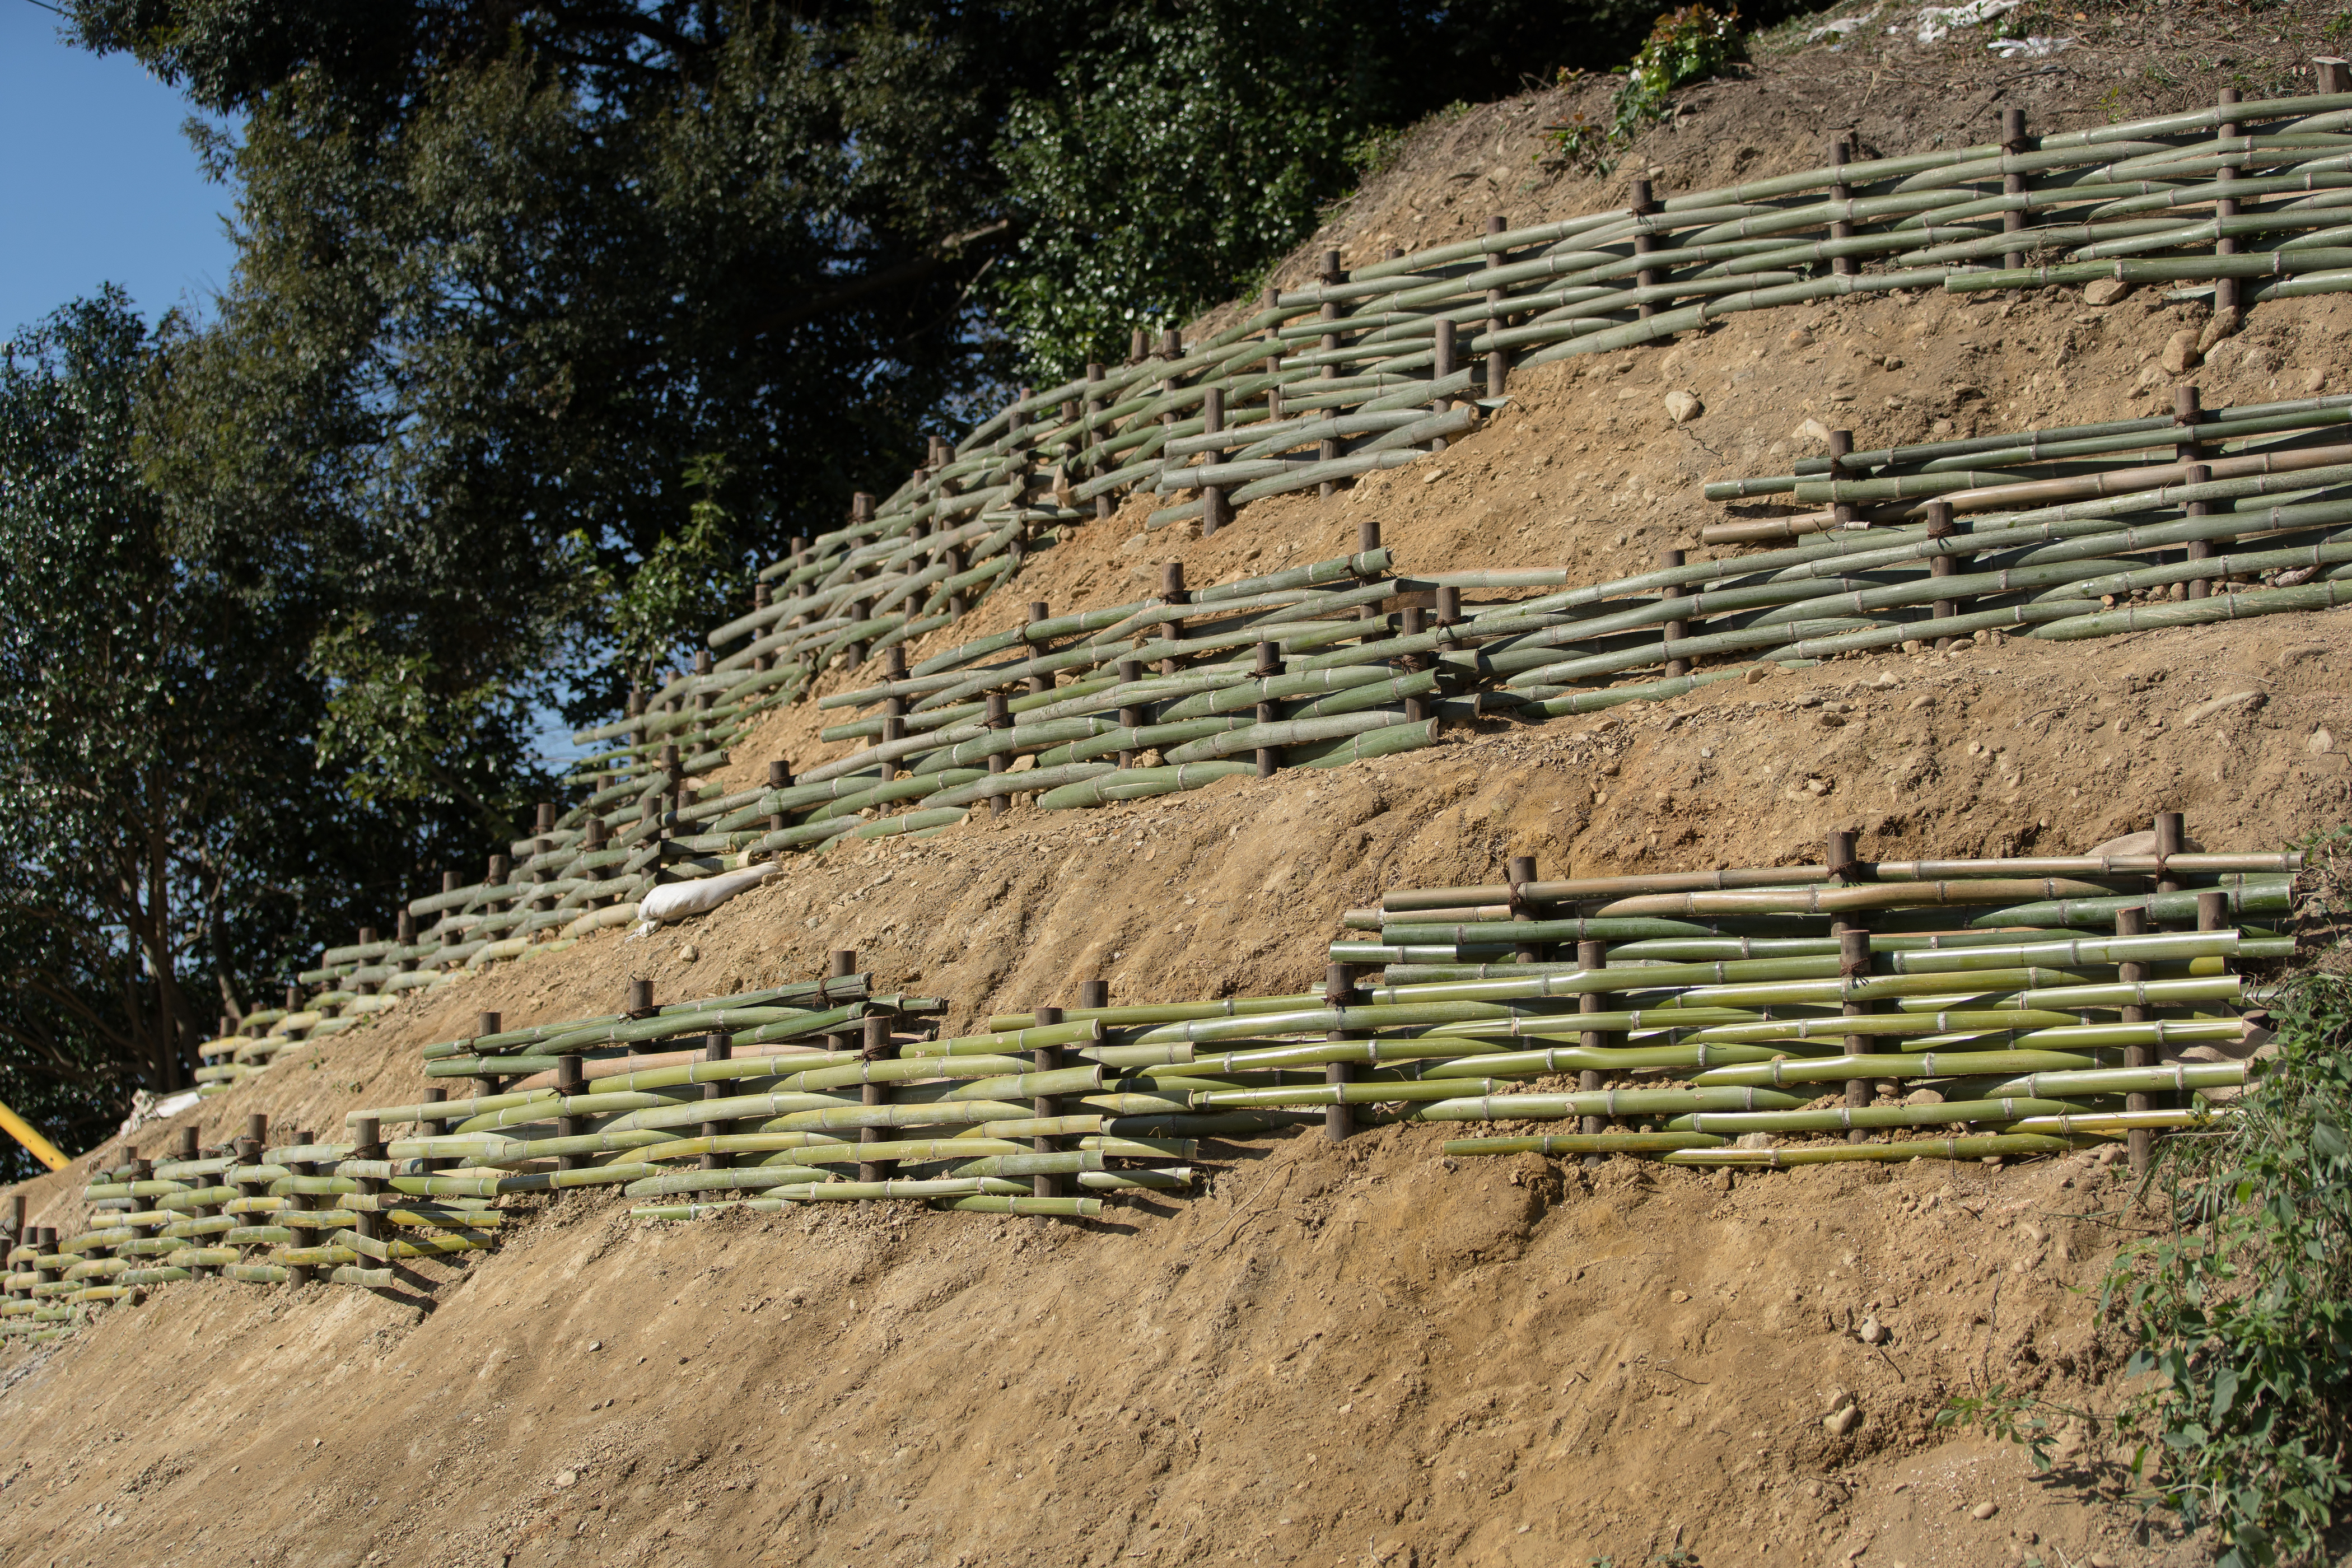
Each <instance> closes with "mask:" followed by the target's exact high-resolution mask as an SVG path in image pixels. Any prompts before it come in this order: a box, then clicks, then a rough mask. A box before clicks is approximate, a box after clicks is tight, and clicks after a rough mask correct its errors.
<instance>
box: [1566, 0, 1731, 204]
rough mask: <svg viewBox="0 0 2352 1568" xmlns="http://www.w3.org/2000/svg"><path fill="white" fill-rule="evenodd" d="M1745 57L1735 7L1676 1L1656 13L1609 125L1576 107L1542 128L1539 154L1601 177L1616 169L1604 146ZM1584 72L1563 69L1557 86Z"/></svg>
mask: <svg viewBox="0 0 2352 1568" xmlns="http://www.w3.org/2000/svg"><path fill="white" fill-rule="evenodd" d="M1746 58H1748V47H1747V37H1746V35H1745V34H1743V33H1741V32H1740V30H1739V8H1738V6H1737V5H1734V6H1733V7H1732V8H1731V9H1729V10H1728V11H1717V10H1716V9H1715V8H1714V7H1713V6H1711V5H1678V6H1676V7H1675V9H1674V10H1671V11H1668V12H1666V13H1664V15H1662V16H1659V18H1658V20H1657V24H1656V25H1655V26H1653V27H1652V28H1651V29H1650V37H1649V38H1648V39H1647V41H1645V42H1644V43H1643V45H1642V47H1641V48H1640V49H1639V50H1638V51H1637V52H1636V53H1635V54H1634V56H1633V63H1632V64H1631V65H1630V66H1628V67H1627V68H1626V71H1625V81H1624V85H1623V86H1622V87H1620V88H1619V89H1617V96H1616V98H1615V99H1614V100H1612V104H1611V106H1610V115H1609V121H1608V123H1607V124H1605V125H1604V124H1603V123H1602V122H1601V121H1600V120H1598V119H1597V118H1594V117H1593V116H1591V115H1588V114H1587V113H1585V112H1584V111H1583V110H1575V111H1573V112H1572V113H1570V115H1569V117H1568V118H1567V119H1566V120H1563V121H1560V122H1559V123H1558V124H1556V125H1547V126H1546V127H1544V131H1545V133H1546V135H1547V136H1548V137H1549V139H1550V142H1551V147H1550V148H1549V151H1547V152H1544V153H1538V154H1537V158H1538V161H1541V160H1543V159H1546V158H1556V159H1559V160H1561V161H1563V162H1566V163H1570V164H1573V165H1575V166H1576V167H1578V168H1582V169H1589V170H1591V172H1593V173H1594V174H1603V175H1605V174H1608V173H1609V172H1610V171H1611V170H1612V168H1614V167H1615V160H1614V159H1612V158H1611V157H1610V156H1609V155H1608V149H1609V148H1610V147H1612V145H1613V146H1622V145H1623V144H1624V143H1626V142H1631V141H1632V140H1633V137H1634V135H1635V134H1636V133H1637V132H1640V131H1641V129H1642V128H1643V126H1645V125H1648V124H1650V123H1652V122H1653V121H1659V120H1663V119H1664V118H1665V117H1666V115H1667V114H1668V112H1670V111H1671V110H1672V109H1673V108H1674V94H1675V89H1678V88H1685V87H1688V86H1689V85H1690V84H1691V83H1693V82H1695V81H1705V80H1706V79H1708V78H1710V77H1716V76H1720V75H1722V74H1723V73H1724V71H1725V70H1726V69H1727V68H1729V67H1730V66H1732V65H1734V64H1736V63H1738V61H1740V60H1744V59H1746ZM1583 75H1584V73H1583V72H1581V71H1580V70H1576V69H1573V68H1563V69H1562V70H1561V71H1560V73H1559V86H1561V87H1573V86H1575V85H1576V84H1577V83H1578V82H1579V81H1580V80H1581V79H1583Z"/></svg>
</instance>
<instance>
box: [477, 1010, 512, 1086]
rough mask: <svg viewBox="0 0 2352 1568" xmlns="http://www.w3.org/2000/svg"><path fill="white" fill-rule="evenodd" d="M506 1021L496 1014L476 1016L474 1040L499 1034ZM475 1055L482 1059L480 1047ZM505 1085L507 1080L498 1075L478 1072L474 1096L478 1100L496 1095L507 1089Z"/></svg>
mask: <svg viewBox="0 0 2352 1568" xmlns="http://www.w3.org/2000/svg"><path fill="white" fill-rule="evenodd" d="M504 1022H505V1020H504V1019H503V1018H501V1017H500V1016H499V1015H498V1014H496V1013H478V1014H476V1015H475V1016H474V1038H475V1039H477V1040H479V1039H481V1038H483V1037H485V1036H488V1035H495V1034H498V1033H499V1030H500V1027H501V1026H502V1025H503V1024H504ZM474 1055H475V1057H476V1058H477V1059H479V1058H481V1051H480V1049H479V1047H477V1048H476V1050H475V1052H474ZM505 1083H506V1080H505V1079H502V1078H500V1077H499V1075H498V1074H496V1073H490V1072H478V1073H476V1074H475V1075H474V1094H475V1096H476V1097H477V1098H480V1097H483V1096H486V1095H492V1094H496V1093H498V1092H499V1089H502V1088H503V1087H505Z"/></svg>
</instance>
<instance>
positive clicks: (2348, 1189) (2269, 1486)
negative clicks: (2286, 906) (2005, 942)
mask: <svg viewBox="0 0 2352 1568" xmlns="http://www.w3.org/2000/svg"><path fill="white" fill-rule="evenodd" d="M2337 837H2338V838H2339V839H2340V835H2339V836H2337ZM2275 1006H2276V1016H2275V1017H2274V1018H2273V1024H2274V1026H2275V1028H2276V1032H2277V1039H2278V1043H2279V1046H2280V1047H2281V1052H2280V1055H2279V1056H2278V1057H2277V1058H2275V1059H2273V1061H2272V1062H2271V1063H2270V1065H2269V1067H2268V1069H2267V1070H2266V1071H2265V1072H2264V1073H2263V1076H2262V1077H2261V1078H2260V1079H2257V1080H2256V1081H2255V1082H2254V1083H2253V1084H2252V1086H2251V1087H2250V1088H2249V1089H2247V1091H2246V1093H2245V1095H2244V1096H2243V1098H2242V1099H2241V1100H2239V1101H2238V1104H2237V1110H2236V1113H2235V1115H2234V1116H2233V1118H2232V1119H2231V1121H2230V1123H2229V1131H2228V1134H2227V1136H2226V1137H2222V1138H2218V1139H2170V1140H2167V1141H2166V1142H2164V1143H2163V1144H2162V1145H2160V1148H2161V1150H2162V1152H2163V1158H2164V1161H2165V1164H2164V1170H2165V1172H2166V1173H2168V1178H2169V1191H2168V1198H2169V1207H2170V1210H2171V1213H2172V1214H2173V1215H2174V1216H2175V1217H2176V1220H2178V1221H2179V1225H2178V1227H2177V1228H2175V1229H2172V1230H2170V1231H2168V1232H2167V1233H2165V1234H2163V1235H2161V1236H2158V1237H2155V1238H2153V1239H2151V1240H2148V1241H2145V1242H2142V1243H2140V1244H2138V1245H2137V1246H2134V1247H2129V1248H2127V1249H2126V1251H2124V1252H2123V1253H2122V1254H2121V1255H2120V1256H2119V1257H2118V1258H2117V1259H2116V1263H2115V1264H2114V1265H2113V1267H2112V1268H2111V1269H2110V1271H2109V1273H2108V1276H2107V1279H2106V1281H2105V1289H2104V1290H2103V1292H2102V1294H2101V1299H2100V1312H2101V1314H2102V1315H2103V1316H2104V1317H2105V1318H2106V1319H2107V1320H2108V1321H2110V1322H2112V1323H2114V1324H2116V1326H2117V1327H2119V1328H2121V1329H2122V1330H2123V1331H2124V1332H2125V1333H2126V1335H2127V1336H2128V1337H2129V1339H2130V1341H2131V1343H2132V1352H2131V1356H2130V1359H2129V1361H2128V1362H2127V1363H2126V1366H2125V1374H2126V1378H2129V1379H2134V1380H2137V1384H2136V1386H2135V1387H2134V1388H2133V1390H2132V1392H2131V1393H2130V1394H2129V1395H2128V1396H2127V1397H2126V1399H2125V1400H2124V1402H2123V1404H2122V1405H2121V1407H2120V1408H2119V1409H2117V1410H2116V1411H2115V1412H2114V1413H2112V1414H2109V1415H2094V1414H2093V1413H2091V1412H2088V1411H2084V1410H2076V1409H2073V1408H2070V1407H2068V1406H2065V1405H2055V1404H2053V1403H2050V1402H2048V1401H2045V1400H2041V1399H2038V1398H2034V1397H2032V1396H2030V1395H2018V1394H2011V1393H2010V1392H2009V1391H2008V1389H2007V1387H2006V1386H2005V1385H2004V1386H1996V1387H1995V1388H1993V1389H1992V1390H1991V1391H1990V1393H1988V1394H1984V1395H1982V1396H1980V1397H1974V1398H1956V1399H1953V1400H1951V1401H1949V1402H1948V1404H1947V1405H1945V1407H1944V1409H1943V1410H1941V1411H1940V1412H1938V1413H1937V1417H1936V1422H1937V1426H1973V1427H1976V1428H1978V1429H1979V1430H1981V1431H1984V1432H1987V1433H1989V1434H1990V1435H1991V1436H1997V1437H2001V1438H2005V1439H2007V1440H2009V1441H2011V1442H2015V1443H2020V1444H2022V1445H2023V1446H2024V1447H2025V1448H2026V1449H2027V1451H2028V1452H2029V1453H2030V1454H2031V1455H2032V1460H2033V1465H2034V1468H2036V1469H2038V1470H2047V1469H2049V1468H2051V1450H2052V1446H2053V1443H2054V1442H2055V1440H2056V1435H2055V1433H2054V1432H2053V1430H2052V1427H2051V1425H2050V1419H2049V1418H2050V1417H2051V1416H2053V1415H2063V1416H2068V1417H2073V1418H2074V1419H2076V1420H2078V1421H2080V1422H2082V1423H2083V1424H2084V1426H2086V1427H2087V1428H2088V1430H2089V1431H2090V1432H2091V1433H2092V1434H2093V1436H2095V1438H2096V1439H2097V1440H2098V1441H2099V1442H2100V1443H2101V1444H2102V1445H2108V1446H2120V1447H2126V1448H2128V1449H2129V1450H2130V1452H2131V1454H2132V1458H2131V1460H2130V1462H2129V1464H2128V1466H2127V1468H2128V1470H2129V1472H2130V1479H2131V1481H2132V1483H2133V1486H2134V1489H2135V1490H2136V1491H2137V1495H2138V1497H2139V1498H2140V1500H2141V1501H2142V1502H2143V1504H2145V1505H2147V1506H2150V1507H2154V1506H2158V1505H2161V1506H2163V1507H2166V1508H2169V1509H2171V1510H2174V1511H2175V1512H2176V1513H2178V1514H2179V1518H2180V1521H2181V1523H2182V1525H2183V1526H2184V1527H2185V1528H2188V1529H2190V1530H2195V1529H2198V1528H2200V1527H2202V1526H2205V1525H2210V1526H2212V1527H2213V1529H2214V1531H2215V1533H2216V1535H2217V1536H2218V1537H2219V1538H2220V1541H2221V1553H2220V1555H2219V1557H2218V1559H2217V1568H2271V1565H2273V1564H2285V1565H2294V1564H2302V1563H2315V1562H2317V1561H2320V1560H2321V1559H2322V1557H2323V1555H2324V1552H2325V1541H2324V1537H2325V1535H2326V1531H2327V1530H2328V1528H2329V1526H2330V1524H2331V1523H2332V1522H2333V1521H2334V1520H2335V1518H2336V1515H2337V1514H2338V1513H2339V1512H2340V1511H2341V1510H2342V1508H2343V1506H2344V1504H2345V1502H2346V1500H2347V1498H2352V1468H2347V1462H2348V1461H2352V1420H2348V1419H2347V1415H2352V1405H2347V1396H2352V980H2348V979H2347V978H2346V977H2345V976H2342V975H2333V974H2314V975H2309V976H2306V977H2305V978H2303V979H2302V980H2299V981H2297V982H2294V983H2293V984H2291V985H2289V986H2288V987H2287V988H2286V990H2285V991H2284V994H2283V995H2282V996H2281V997H2280V998H2279V999H2278V1001H2277V1002H2276V1004H2275Z"/></svg>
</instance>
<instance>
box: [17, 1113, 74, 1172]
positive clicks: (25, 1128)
mask: <svg viewBox="0 0 2352 1568" xmlns="http://www.w3.org/2000/svg"><path fill="white" fill-rule="evenodd" d="M0 1129H5V1130H6V1131H7V1132H8V1135H9V1136H10V1137H12V1138H14V1139H16V1142H19V1143H22V1144H23V1145H24V1146H25V1147H26V1148H27V1149H30V1150H31V1151H32V1152H33V1158H35V1159H36V1160H38V1161H39V1162H40V1163H42V1164H44V1165H47V1167H48V1168H49V1169H50V1170H52V1171H62V1170H64V1169H65V1168H66V1167H67V1166H68V1165H69V1164H71V1163H73V1162H71V1161H69V1160H68V1159H67V1158H66V1157H65V1156H64V1155H63V1154H60V1153H58V1146H57V1145H56V1144H54V1143H52V1142H49V1141H48V1140H47V1139H46V1138H44V1137H42V1136H41V1133H40V1130H39V1129H38V1128H37V1127H35V1126H34V1125H33V1124H32V1123H31V1122H29V1121H26V1120H25V1119H24V1118H23V1117H21V1116H19V1115H17V1114H16V1112H15V1111H13V1110H9V1109H8V1107H7V1106H6V1105H5V1104H0Z"/></svg>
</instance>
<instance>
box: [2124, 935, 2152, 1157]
mask: <svg viewBox="0 0 2352 1568" xmlns="http://www.w3.org/2000/svg"><path fill="white" fill-rule="evenodd" d="M2146 934H2147V910H2146V909H2144V908H2140V909H2125V910H2116V935H2117V936H2143V935H2146ZM2147 976H2148V966H2147V964H2145V963H2135V962H2133V961H2131V960H2128V959H2126V961H2124V962H2123V963H2119V964H2117V965H2116V980H2117V981H2118V982H2120V983H2121V984H2126V985H2138V984H2144V983H2145V982H2146V981H2147ZM2147 1018H2148V1010H2147V1008H2145V1007H2137V1006H2127V1007H2126V1008H2124V1009H2123V1011H2122V1019H2123V1021H2124V1022H2125V1023H2126V1024H2145V1023H2147ZM2155 1065H2156V1050H2155V1047H2150V1046H2126V1047H2124V1066H2126V1067H2127V1068H2145V1067H2153V1066H2155ZM2155 1104H2156V1101H2155V1099H2154V1097H2152V1096H2150V1095H2147V1094H2145V1093H2138V1092H2135V1093H2131V1094H2126V1096H2124V1109H2125V1110H2151V1109H2153V1108H2154V1106H2155ZM2129 1137H2130V1146H2131V1166H2132V1172H2133V1173H2134V1174H2135V1175H2140V1174H2145V1173H2147V1165H2148V1159H2149V1157H2150V1155H2151V1154H2152V1153H2153V1152H2155V1147H2156V1135H2155V1134H2154V1133H2153V1132H2151V1131H2149V1130H2148V1129H2147V1128H2145V1127H2135V1128H2133V1129H2132V1130H2131V1132H2130V1135H2129Z"/></svg>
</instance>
